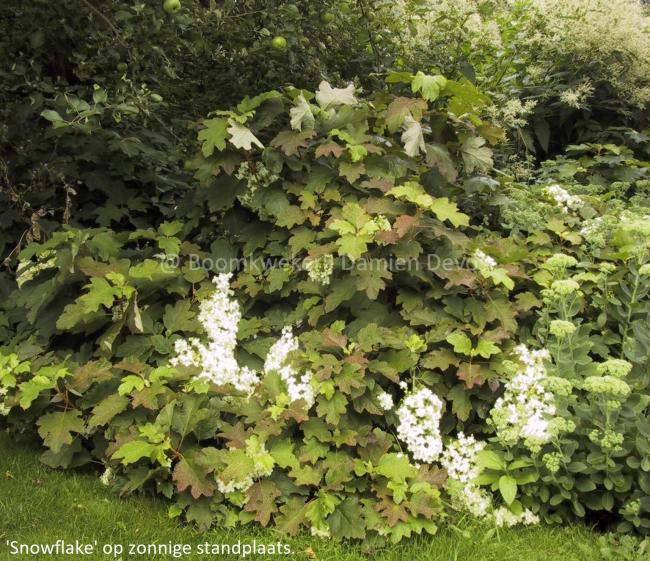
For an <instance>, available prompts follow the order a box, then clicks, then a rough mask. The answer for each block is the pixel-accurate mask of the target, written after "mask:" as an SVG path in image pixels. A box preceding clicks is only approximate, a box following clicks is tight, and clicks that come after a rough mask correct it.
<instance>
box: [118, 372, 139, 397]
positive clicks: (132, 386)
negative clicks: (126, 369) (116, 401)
mask: <svg viewBox="0 0 650 561" xmlns="http://www.w3.org/2000/svg"><path fill="white" fill-rule="evenodd" d="M144 385H145V381H144V379H143V378H141V377H140V376H136V375H135V374H129V375H128V376H125V377H124V378H122V383H121V384H120V386H119V387H118V388H117V393H118V394H119V395H128V394H130V393H131V392H132V391H133V390H137V391H141V390H143V389H144Z"/></svg>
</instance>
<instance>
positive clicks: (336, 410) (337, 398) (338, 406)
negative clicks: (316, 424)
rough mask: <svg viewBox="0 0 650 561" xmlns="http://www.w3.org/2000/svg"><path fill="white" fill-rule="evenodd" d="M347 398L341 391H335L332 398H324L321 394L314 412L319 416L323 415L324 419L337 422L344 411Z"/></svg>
mask: <svg viewBox="0 0 650 561" xmlns="http://www.w3.org/2000/svg"><path fill="white" fill-rule="evenodd" d="M347 403H348V400H347V399H346V398H345V396H344V395H343V394H342V393H339V392H337V393H335V394H334V396H333V397H332V399H325V398H324V397H322V396H321V398H320V399H319V400H318V406H317V407H316V412H317V413H318V416H319V417H324V418H325V420H326V421H327V422H328V423H330V424H332V425H336V424H338V422H339V420H340V418H341V415H343V414H344V413H345V410H346V406H347Z"/></svg>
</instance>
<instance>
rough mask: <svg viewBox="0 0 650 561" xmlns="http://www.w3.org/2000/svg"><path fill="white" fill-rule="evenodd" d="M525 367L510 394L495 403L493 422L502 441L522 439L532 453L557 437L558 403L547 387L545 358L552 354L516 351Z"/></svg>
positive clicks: (510, 386)
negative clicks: (555, 427)
mask: <svg viewBox="0 0 650 561" xmlns="http://www.w3.org/2000/svg"><path fill="white" fill-rule="evenodd" d="M516 351H517V353H518V355H519V359H520V361H521V363H522V366H523V368H522V369H521V370H520V371H519V372H517V374H516V375H515V376H514V377H513V378H512V379H511V380H510V381H509V382H508V383H507V385H506V391H505V393H504V394H503V396H502V397H500V398H499V399H498V400H497V401H496V403H495V404H494V408H493V409H492V411H491V412H490V419H491V422H492V424H493V425H494V427H495V428H496V431H497V436H498V438H499V439H500V440H501V441H502V442H503V443H504V444H507V445H513V444H515V443H516V442H518V441H520V440H524V444H525V445H526V446H527V447H529V448H530V449H532V450H535V449H538V448H539V447H540V446H541V445H542V444H544V443H546V442H548V441H549V440H550V438H551V437H552V436H553V427H552V423H551V420H552V417H553V416H554V415H555V400H554V396H553V394H552V393H551V392H549V391H547V390H546V389H545V387H544V381H545V379H546V378H547V375H546V369H545V368H544V363H543V361H544V359H546V358H548V351H546V350H539V351H531V350H530V349H528V348H526V347H525V346H524V345H519V346H518V347H517V348H516Z"/></svg>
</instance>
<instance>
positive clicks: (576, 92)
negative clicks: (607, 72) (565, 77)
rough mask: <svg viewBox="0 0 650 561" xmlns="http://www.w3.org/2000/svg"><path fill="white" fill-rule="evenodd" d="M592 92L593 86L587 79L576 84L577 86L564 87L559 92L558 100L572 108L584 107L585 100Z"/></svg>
mask: <svg viewBox="0 0 650 561" xmlns="http://www.w3.org/2000/svg"><path fill="white" fill-rule="evenodd" d="M593 93H594V87H593V85H592V84H591V82H590V81H589V80H585V81H584V82H582V83H580V84H578V86H577V87H575V88H572V89H566V90H564V91H563V92H561V93H560V101H561V102H562V103H564V104H565V105H568V106H569V107H572V108H573V109H582V108H584V107H586V105H587V101H588V100H589V98H590V97H591V95H592V94H593Z"/></svg>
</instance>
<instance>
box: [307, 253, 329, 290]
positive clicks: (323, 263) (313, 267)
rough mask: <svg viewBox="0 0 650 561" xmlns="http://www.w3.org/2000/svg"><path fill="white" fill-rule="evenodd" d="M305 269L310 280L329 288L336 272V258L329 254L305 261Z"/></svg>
mask: <svg viewBox="0 0 650 561" xmlns="http://www.w3.org/2000/svg"><path fill="white" fill-rule="evenodd" d="M305 269H306V270H307V273H308V275H309V280H311V281H314V282H317V283H320V284H322V285H324V286H327V285H328V284H329V283H330V277H331V276H332V272H333V271H334V256H333V255H331V254H329V253H328V254H327V255H321V256H320V257H317V258H316V259H308V260H305Z"/></svg>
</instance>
